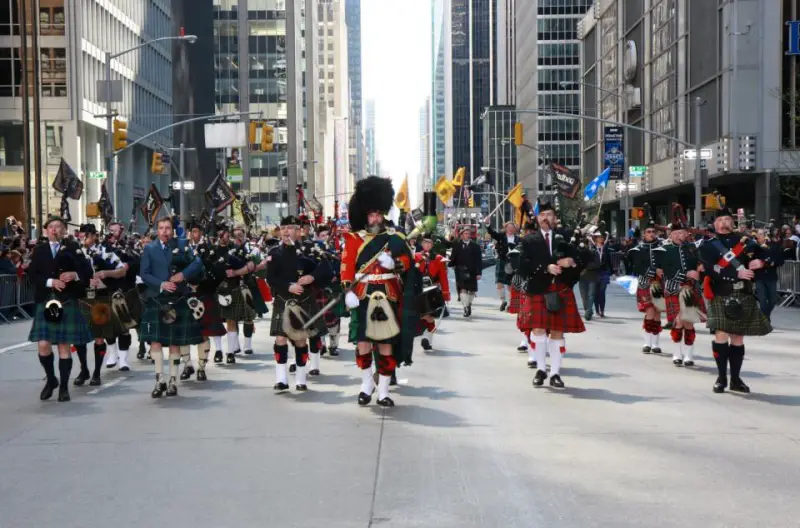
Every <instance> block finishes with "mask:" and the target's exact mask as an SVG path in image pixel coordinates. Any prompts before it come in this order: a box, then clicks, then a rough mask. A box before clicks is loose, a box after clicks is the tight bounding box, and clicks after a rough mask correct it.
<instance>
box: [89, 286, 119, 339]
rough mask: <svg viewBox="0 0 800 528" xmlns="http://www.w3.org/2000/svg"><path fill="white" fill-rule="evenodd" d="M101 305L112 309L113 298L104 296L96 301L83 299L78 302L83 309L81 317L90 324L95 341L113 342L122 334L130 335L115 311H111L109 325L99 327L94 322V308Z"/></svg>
mask: <svg viewBox="0 0 800 528" xmlns="http://www.w3.org/2000/svg"><path fill="white" fill-rule="evenodd" d="M100 303H105V304H107V305H108V306H109V307H111V297H110V296H102V297H95V298H94V299H81V300H80V301H78V304H79V305H80V308H81V315H83V318H84V319H85V320H86V322H87V323H88V324H89V331H91V333H92V337H94V338H95V339H104V340H106V341H113V340H115V339H116V338H117V337H119V336H121V335H122V334H126V333H128V331H127V330H126V329H125V327H123V326H122V322H121V321H120V319H119V317H117V314H116V313H114V310H111V317H110V318H109V320H108V323H106V324H104V325H98V324H95V323H93V322H92V307H93V306H94V305H96V304H100Z"/></svg>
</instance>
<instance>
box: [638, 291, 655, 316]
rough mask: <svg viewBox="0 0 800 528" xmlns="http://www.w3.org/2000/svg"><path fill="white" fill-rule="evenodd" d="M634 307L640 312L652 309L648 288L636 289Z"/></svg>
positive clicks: (651, 299)
mask: <svg viewBox="0 0 800 528" xmlns="http://www.w3.org/2000/svg"><path fill="white" fill-rule="evenodd" d="M636 307H637V308H638V309H639V311H640V312H646V311H647V310H648V309H650V308H653V298H652V297H651V296H650V287H647V288H636Z"/></svg>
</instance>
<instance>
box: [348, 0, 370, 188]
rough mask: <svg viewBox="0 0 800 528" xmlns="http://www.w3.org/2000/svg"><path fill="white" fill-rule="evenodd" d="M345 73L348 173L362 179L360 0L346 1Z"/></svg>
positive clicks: (363, 169) (362, 132)
mask: <svg viewBox="0 0 800 528" xmlns="http://www.w3.org/2000/svg"><path fill="white" fill-rule="evenodd" d="M345 12H346V17H347V73H348V76H349V78H350V172H351V173H352V174H353V175H354V176H355V179H356V180H360V179H361V178H363V177H364V172H365V170H366V167H365V164H364V163H365V161H364V129H363V116H362V114H363V101H362V95H361V0H347V1H346V4H345Z"/></svg>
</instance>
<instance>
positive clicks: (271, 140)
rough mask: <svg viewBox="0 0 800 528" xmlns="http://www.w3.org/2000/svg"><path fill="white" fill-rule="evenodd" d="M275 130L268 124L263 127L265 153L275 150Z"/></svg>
mask: <svg viewBox="0 0 800 528" xmlns="http://www.w3.org/2000/svg"><path fill="white" fill-rule="evenodd" d="M273 130H274V129H273V128H272V127H271V126H270V125H267V124H264V125H263V126H262V127H261V150H262V151H264V152H272V151H273V150H274V148H275V136H274V135H273Z"/></svg>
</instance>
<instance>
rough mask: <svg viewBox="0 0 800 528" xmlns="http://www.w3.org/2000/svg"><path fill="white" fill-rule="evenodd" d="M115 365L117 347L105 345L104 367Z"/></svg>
mask: <svg viewBox="0 0 800 528" xmlns="http://www.w3.org/2000/svg"><path fill="white" fill-rule="evenodd" d="M115 363H117V345H111V344H106V365H114V364H115Z"/></svg>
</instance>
